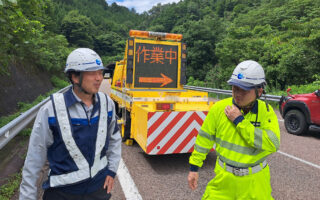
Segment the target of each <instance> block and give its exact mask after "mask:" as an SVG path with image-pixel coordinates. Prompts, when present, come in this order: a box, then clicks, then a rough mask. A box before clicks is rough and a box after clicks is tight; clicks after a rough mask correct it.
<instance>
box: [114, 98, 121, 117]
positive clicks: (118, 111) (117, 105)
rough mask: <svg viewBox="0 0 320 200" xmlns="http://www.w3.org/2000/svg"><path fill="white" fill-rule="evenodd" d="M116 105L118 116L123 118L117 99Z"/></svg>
mask: <svg viewBox="0 0 320 200" xmlns="http://www.w3.org/2000/svg"><path fill="white" fill-rule="evenodd" d="M114 107H115V110H116V114H117V116H118V117H119V118H121V117H122V112H121V110H120V109H119V104H118V102H116V101H115V102H114Z"/></svg>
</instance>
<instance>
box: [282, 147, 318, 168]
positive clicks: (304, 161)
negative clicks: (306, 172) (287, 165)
mask: <svg viewBox="0 0 320 200" xmlns="http://www.w3.org/2000/svg"><path fill="white" fill-rule="evenodd" d="M278 153H280V154H282V155H284V156H287V157H289V158H292V159H295V160H297V161H300V162H303V163H305V164H307V165H310V166H312V167H315V168H318V169H320V166H319V165H316V164H314V163H311V162H308V161H306V160H302V159H301V158H298V157H295V156H293V155H290V154H287V153H284V152H282V151H278Z"/></svg>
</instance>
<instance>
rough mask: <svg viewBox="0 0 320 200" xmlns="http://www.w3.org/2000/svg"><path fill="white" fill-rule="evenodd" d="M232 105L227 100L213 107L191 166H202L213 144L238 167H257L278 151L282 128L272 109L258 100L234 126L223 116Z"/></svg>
mask: <svg viewBox="0 0 320 200" xmlns="http://www.w3.org/2000/svg"><path fill="white" fill-rule="evenodd" d="M232 102H233V101H232V98H228V99H224V100H221V101H219V102H217V103H215V104H214V105H213V106H212V107H211V109H210V111H209V113H208V115H207V117H206V119H205V120H204V122H203V125H202V127H201V129H200V131H199V134H198V136H197V139H196V142H195V146H194V151H193V152H192V154H191V156H190V159H189V163H190V164H192V165H195V166H198V167H201V166H202V164H203V161H204V160H205V158H206V156H207V154H208V153H209V152H210V150H211V149H212V147H213V145H214V144H216V148H215V150H216V153H217V156H219V158H220V159H221V160H222V161H224V162H226V163H228V164H230V165H233V166H236V167H250V166H254V165H257V164H258V163H260V162H263V161H264V160H265V159H266V157H267V156H268V155H269V154H271V153H273V152H276V151H277V150H278V149H279V145H280V129H279V124H278V119H277V116H276V114H275V112H274V111H273V109H272V107H271V106H270V105H267V104H266V103H265V102H263V101H261V100H257V102H256V103H255V105H254V107H253V108H252V109H251V111H250V112H249V113H247V114H246V115H244V119H243V120H242V121H241V122H240V123H238V124H237V125H235V124H234V123H233V122H232V121H230V120H229V119H228V118H227V116H226V115H225V113H224V110H225V108H226V106H228V105H229V106H231V105H232V104H233V103H232Z"/></svg>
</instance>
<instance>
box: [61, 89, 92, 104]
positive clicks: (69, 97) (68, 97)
mask: <svg viewBox="0 0 320 200" xmlns="http://www.w3.org/2000/svg"><path fill="white" fill-rule="evenodd" d="M64 97H65V101H66V106H67V107H68V108H69V107H70V106H72V105H74V104H76V103H80V102H81V99H80V98H79V97H77V96H75V94H74V92H73V87H70V89H69V90H67V91H66V92H65V93H64ZM96 102H98V97H97V94H95V95H94V102H93V105H95V104H96Z"/></svg>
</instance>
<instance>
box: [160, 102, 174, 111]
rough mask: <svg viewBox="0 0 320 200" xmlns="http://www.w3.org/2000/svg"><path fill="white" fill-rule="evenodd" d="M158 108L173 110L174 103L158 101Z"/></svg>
mask: <svg viewBox="0 0 320 200" xmlns="http://www.w3.org/2000/svg"><path fill="white" fill-rule="evenodd" d="M156 106H157V110H172V109H173V104H171V103H157V104H156Z"/></svg>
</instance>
